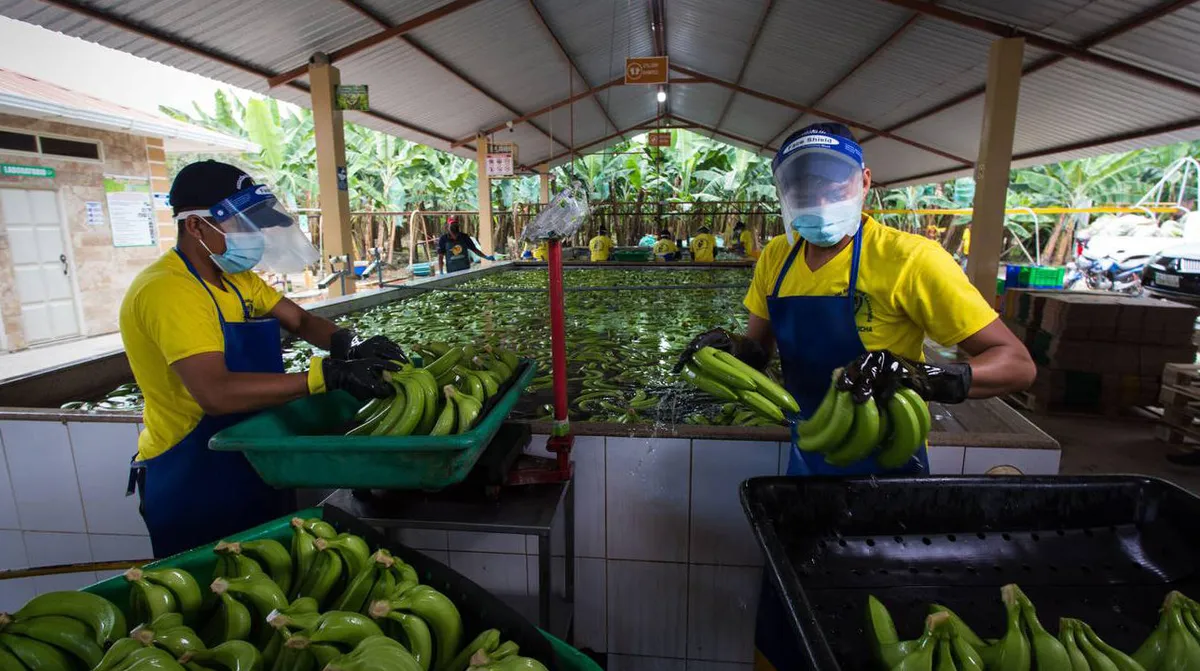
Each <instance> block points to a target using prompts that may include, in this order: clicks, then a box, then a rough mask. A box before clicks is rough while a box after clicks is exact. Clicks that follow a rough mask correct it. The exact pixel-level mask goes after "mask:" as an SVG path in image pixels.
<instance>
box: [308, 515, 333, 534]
mask: <svg viewBox="0 0 1200 671" xmlns="http://www.w3.org/2000/svg"><path fill="white" fill-rule="evenodd" d="M301 524H302V525H303V526H304V530H305V531H307V532H308V533H310V534H312V535H314V536H316V537H317V538H333V537H334V536H337V535H338V531H337V529H335V528H334V527H333V525H332V524H330V523H329V522H326V521H325V520H323V519H321V518H320V517H310V518H308V519H306V520H302V521H301Z"/></svg>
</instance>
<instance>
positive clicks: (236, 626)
mask: <svg viewBox="0 0 1200 671" xmlns="http://www.w3.org/2000/svg"><path fill="white" fill-rule="evenodd" d="M217 599H218V601H217V609H216V612H214V613H213V616H212V619H211V620H209V622H208V625H207V626H205V627H204V630H203V631H201V632H200V639H201V640H203V641H204V643H205V645H208V646H215V645H218V644H221V643H224V642H225V641H244V640H246V639H247V638H249V637H250V630H251V628H252V625H253V622H254V620H253V619H252V618H251V617H250V609H249V608H247V607H246V605H245V604H243V603H242V602H240V601H238V600H237V599H235V598H233V595H231V594H229V593H225V594H219V595H217Z"/></svg>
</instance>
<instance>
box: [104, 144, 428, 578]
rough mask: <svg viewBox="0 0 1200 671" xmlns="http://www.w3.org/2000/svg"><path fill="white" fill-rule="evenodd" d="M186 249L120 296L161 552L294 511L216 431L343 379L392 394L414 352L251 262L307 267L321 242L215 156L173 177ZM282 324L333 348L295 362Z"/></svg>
mask: <svg viewBox="0 0 1200 671" xmlns="http://www.w3.org/2000/svg"><path fill="white" fill-rule="evenodd" d="M170 198H171V206H172V207H173V208H174V211H175V219H176V221H177V223H178V232H177V242H176V244H175V248H174V249H172V250H170V251H168V252H167V253H166V254H164V255H163V256H161V257H160V258H159V259H158V260H157V261H155V262H154V263H152V264H150V266H149V267H147V268H146V269H145V270H143V271H142V272H140V273H138V275H137V277H135V278H134V280H133V283H132V284H131V285H130V287H129V290H128V291H127V292H126V294H125V299H124V300H123V301H122V303H121V309H120V325H121V340H122V342H123V343H124V345H125V352H126V354H127V356H128V358H129V365H130V367H131V368H132V369H133V377H134V379H135V380H136V381H137V384H138V386H139V387H141V390H142V393H143V394H144V396H145V403H146V407H145V411H144V412H143V422H144V424H145V429H143V431H142V433H141V435H140V436H139V437H138V450H137V456H136V457H135V460H134V462H133V464H132V468H131V472H130V479H129V482H130V487H129V491H128V492H127V493H128V494H133V493H134V491H139V492H140V494H141V511H142V517H143V518H144V519H145V521H146V527H147V528H148V529H149V531H150V541H151V543H152V544H153V547H154V556H156V557H166V556H169V555H172V554H175V553H177V552H181V551H183V550H187V549H190V548H193V547H196V546H199V545H204V544H206V543H211V542H213V541H217V540H220V539H221V538H222V537H225V536H228V535H229V534H232V533H234V532H237V531H241V530H243V529H247V528H249V527H252V526H254V525H256V524H260V523H262V522H265V521H267V520H271V519H274V518H276V517H279V516H280V515H283V514H286V513H287V512H289V511H291V510H294V509H295V501H294V496H293V495H292V493H291V492H288V491H281V490H276V489H273V488H271V487H270V486H268V485H267V484H265V483H264V482H263V481H262V480H261V479H260V478H259V477H258V475H257V474H256V473H255V472H254V469H253V468H251V467H250V464H249V463H247V461H246V459H245V457H243V456H242V454H241V453H239V452H215V451H211V450H209V449H208V441H209V439H210V438H212V436H213V435H214V434H215V433H217V432H218V431H220V430H222V429H224V428H226V427H229V426H232V425H234V424H236V423H238V422H240V421H242V420H244V419H246V418H247V417H250V416H251V415H253V413H255V412H257V411H259V410H262V409H264V408H270V407H273V406H277V405H280V404H282V403H287V402H288V401H291V400H294V399H297V398H301V397H303V396H308V395H310V394H320V393H324V392H326V391H331V390H334V389H341V390H344V391H347V392H349V393H351V394H353V395H354V396H356V397H358V398H359V399H364V400H365V399H368V398H371V397H384V396H388V395H390V394H391V393H393V392H392V387H391V385H389V384H387V383H386V382H384V380H383V372H384V371H385V370H395V369H397V368H398V365H397V364H395V363H392V361H394V360H401V361H402V360H404V352H403V351H401V349H400V347H399V346H397V345H396V344H395V343H393V342H392V341H390V340H388V339H387V338H384V337H382V336H375V337H373V338H370V339H367V340H361V339H359V338H358V336H356V335H355V333H354V332H353V331H349V330H347V329H340V328H338V327H337V326H336V325H335V324H334V323H333V322H331V321H329V320H328V319H325V318H324V317H318V316H317V315H314V314H312V313H310V312H308V311H306V310H304V309H303V308H301V307H300V306H298V305H296V304H295V303H293V302H292V301H290V300H288V299H287V298H284V297H283V296H282V295H281V294H280V293H279V292H277V291H275V290H274V289H272V288H271V287H269V286H268V285H267V284H266V282H264V281H263V280H262V279H261V278H260V277H259V276H258V275H256V274H254V273H253V272H251V269H252V268H255V267H256V266H260V265H261V267H264V268H268V269H270V270H272V271H274V272H299V271H301V270H303V269H304V267H305V266H307V265H309V264H311V263H313V262H315V261H316V260H317V251H316V250H315V249H313V247H312V244H311V243H309V241H308V238H307V237H306V236H305V235H304V234H303V233H302V232H301V231H300V227H299V226H298V225H296V221H295V220H294V219H293V218H292V216H291V215H290V214H288V213H287V212H286V211H284V210H283V207H282V206H281V205H280V204H279V202H278V201H277V200H276V199H275V197H274V196H273V195H272V194H271V192H270V191H269V190H268V189H267V187H265V186H258V185H255V184H254V181H253V180H252V179H251V178H250V176H249V175H247V174H246V173H244V172H242V171H241V170H240V169H238V168H236V167H234V166H232V165H228V164H225V163H218V162H216V161H203V162H199V163H193V164H191V165H188V166H186V167H184V168H183V169H182V170H180V171H179V174H178V175H177V176H176V177H175V181H174V183H173V184H172V185H171V192H170ZM280 327H282V328H284V329H286V330H287V331H288V332H289V333H291V334H293V335H295V336H297V337H299V338H302V339H304V340H306V341H308V342H310V343H312V344H313V345H315V346H317V347H319V348H321V349H325V350H329V353H330V354H329V356H327V357H325V356H317V357H313V358H312V361H311V362H310V366H309V369H308V371H307V372H301V373H285V372H284V367H283V350H282V345H281V341H280V337H279V330H280Z"/></svg>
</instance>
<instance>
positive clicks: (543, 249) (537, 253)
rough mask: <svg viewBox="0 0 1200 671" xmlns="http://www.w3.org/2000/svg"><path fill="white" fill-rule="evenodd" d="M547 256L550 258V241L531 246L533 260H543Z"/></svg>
mask: <svg viewBox="0 0 1200 671" xmlns="http://www.w3.org/2000/svg"><path fill="white" fill-rule="evenodd" d="M548 258H550V243H549V242H541V243H539V244H538V246H537V247H534V248H533V260H534V261H545V260H546V259H548Z"/></svg>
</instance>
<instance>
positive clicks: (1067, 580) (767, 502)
mask: <svg viewBox="0 0 1200 671" xmlns="http://www.w3.org/2000/svg"><path fill="white" fill-rule="evenodd" d="M741 498H742V506H743V508H744V509H745V511H746V516H747V517H748V518H749V520H750V524H751V526H752V527H753V529H754V533H755V535H756V536H757V538H758V541H759V544H760V545H761V546H762V548H763V551H764V553H765V555H766V558H767V567H768V575H770V577H771V581H772V583H773V584H774V586H775V588H776V589H778V590H779V591H780V594H781V595H782V596H783V599H784V601H785V603H786V604H787V605H788V611H789V612H791V614H792V622H791V624H792V628H793V630H794V631H795V633H796V635H797V636H798V637H799V640H800V641H801V645H800V646H799V647H800V649H801V650H804V651H805V654H806V655H807V656H808V657H809V660H808V661H809V664H810V665H811V666H812V667H813V668H816V669H868V668H874V662H873V660H872V659H871V658H870V646H868V645H867V642H868V639H867V634H866V632H865V627H864V625H865V622H866V602H867V596H868V595H870V594H874V595H875V596H876V597H877V598H879V599H880V600H881V601H882V602H883V603H884V604H885V605H886V606H887V607H888V609H889V610H890V611H891V613H892V616H893V618H895V620H896V626H897V629H898V630H899V632H900V637H901V638H902V639H908V638H916V637H917V636H919V635H920V633H921V629H922V625H923V622H924V616H925V615H926V614H927V608H928V605H929V604H930V603H932V602H938V603H941V604H944V605H946V606H948V607H950V608H952V609H953V610H955V611H956V612H957V613H958V614H959V615H961V616H962V617H963V619H965V620H966V621H967V622H968V623H969V624H970V625H971V627H972V628H973V629H975V630H976V631H977V632H978V633H979V634H980V635H981V636H983V637H985V638H990V637H998V636H1000V635H1001V634H1002V633H1003V630H1004V607H1003V605H1002V604H1001V602H1000V586H1002V585H1004V584H1007V583H1017V584H1018V585H1020V586H1021V589H1023V590H1024V591H1025V593H1026V594H1028V595H1029V597H1030V598H1031V599H1032V600H1033V602H1034V604H1035V605H1036V606H1037V609H1038V616H1039V618H1040V619H1041V620H1042V623H1043V624H1044V625H1046V627H1047V628H1048V629H1050V630H1051V631H1052V632H1056V631H1057V630H1058V618H1059V617H1077V618H1080V619H1082V620H1084V621H1086V622H1088V623H1090V624H1091V625H1092V626H1093V627H1094V628H1095V629H1096V631H1097V633H1099V634H1100V636H1101V637H1102V638H1104V639H1105V640H1106V641H1108V642H1109V643H1111V644H1112V645H1114V646H1116V647H1118V648H1121V649H1123V650H1127V651H1132V650H1134V649H1136V648H1137V646H1138V645H1140V644H1141V642H1142V640H1143V639H1145V637H1146V636H1147V635H1148V634H1149V633H1150V631H1151V630H1152V629H1153V628H1154V625H1155V624H1156V623H1157V621H1158V608H1159V606H1160V605H1161V603H1162V600H1163V597H1164V596H1166V594H1167V592H1169V591H1170V590H1172V589H1176V590H1179V591H1181V592H1183V593H1185V594H1188V595H1190V596H1192V597H1194V598H1200V575H1198V574H1197V568H1198V567H1200V533H1197V532H1198V531H1200V498H1197V497H1196V496H1194V495H1193V494H1191V493H1189V492H1187V491H1185V490H1183V489H1181V488H1179V487H1177V486H1175V485H1173V484H1171V483H1168V482H1165V481H1163V480H1159V479H1156V478H1149V477H1143V476H1123V475H1116V476H1100V477H1077V476H1047V477H1003V478H996V477H935V478H850V479H840V478H794V477H765V478H752V479H750V480H747V481H746V482H744V483H742V488H741Z"/></svg>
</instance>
